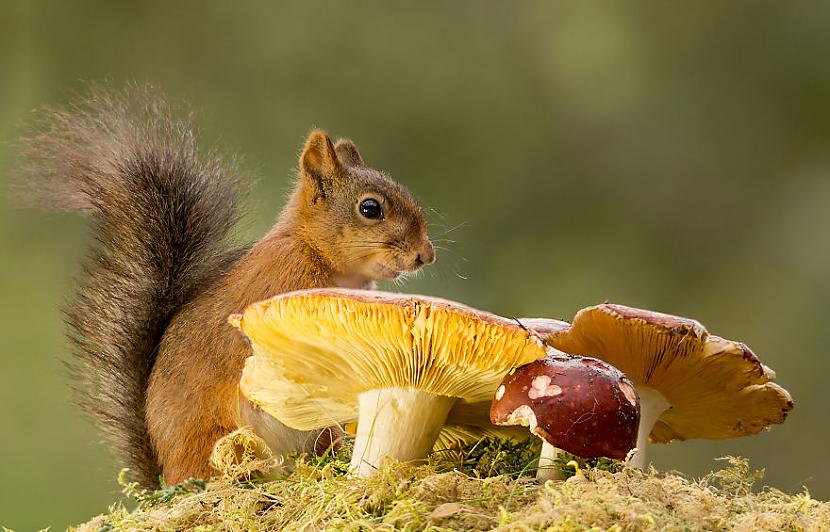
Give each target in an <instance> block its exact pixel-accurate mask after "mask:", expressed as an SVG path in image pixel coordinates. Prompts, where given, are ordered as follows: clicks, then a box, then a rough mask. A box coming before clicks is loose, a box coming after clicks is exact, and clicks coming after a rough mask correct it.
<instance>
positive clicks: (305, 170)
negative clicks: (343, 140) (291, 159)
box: [300, 129, 340, 195]
mask: <svg viewBox="0 0 830 532" xmlns="http://www.w3.org/2000/svg"><path fill="white" fill-rule="evenodd" d="M339 167H340V162H339V161H338V160H337V153H336V152H335V151H334V146H333V145H332V143H331V139H330V138H329V136H328V135H327V134H326V132H325V131H322V130H319V129H315V130H314V131H312V132H311V133H310V134H309V135H308V140H306V141H305V147H304V148H303V154H302V155H300V173H301V174H302V175H303V176H304V177H306V178H309V179H311V181H312V182H313V183H314V185H315V187H316V188H317V193H318V195H325V188H326V187H325V186H324V185H325V183H326V181H329V180H331V179H332V178H333V177H334V176H333V174H334V173H335V172H336V171H337V169H338V168H339Z"/></svg>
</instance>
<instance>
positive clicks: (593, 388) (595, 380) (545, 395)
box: [490, 356, 640, 459]
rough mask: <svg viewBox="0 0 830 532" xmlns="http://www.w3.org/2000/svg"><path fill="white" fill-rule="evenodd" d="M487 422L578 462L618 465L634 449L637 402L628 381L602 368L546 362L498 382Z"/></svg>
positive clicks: (559, 359) (591, 361) (593, 362)
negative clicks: (518, 428) (522, 429)
mask: <svg viewBox="0 0 830 532" xmlns="http://www.w3.org/2000/svg"><path fill="white" fill-rule="evenodd" d="M490 420H491V421H492V422H493V423H494V424H496V425H524V426H527V427H529V428H530V431H531V432H532V433H533V434H536V435H537V436H539V437H540V438H542V439H544V440H545V441H547V442H548V443H550V444H551V445H554V446H556V447H559V448H560V449H564V450H565V451H568V452H569V453H572V454H575V455H577V456H581V457H583V458H594V457H599V456H607V457H610V458H618V459H621V458H624V457H625V456H626V454H628V452H629V451H630V450H631V449H633V448H634V447H635V446H636V445H637V426H638V424H639V422H640V400H639V397H638V395H637V392H636V390H635V389H634V385H633V384H632V383H631V381H629V380H628V378H627V377H626V376H625V375H623V373H622V372H621V371H619V370H618V369H617V368H615V367H613V366H611V365H610V364H608V363H606V362H602V361H600V360H597V359H595V358H585V357H578V356H573V357H572V356H548V357H547V358H544V359H541V360H537V361H535V362H531V363H529V364H525V365H524V366H521V367H519V368H516V369H514V370H512V371H511V372H510V373H508V374H507V375H506V376H505V377H504V380H503V381H502V384H501V386H499V388H498V390H497V391H496V396H495V398H494V399H493V404H492V406H491V407H490Z"/></svg>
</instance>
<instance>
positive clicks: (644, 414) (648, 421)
mask: <svg viewBox="0 0 830 532" xmlns="http://www.w3.org/2000/svg"><path fill="white" fill-rule="evenodd" d="M634 387H635V388H636V389H637V393H638V394H639V395H640V426H639V428H638V430H637V449H636V450H635V451H634V452H633V453H632V454H631V457H630V458H629V460H628V465H630V466H631V467H636V468H639V469H642V468H643V467H645V465H646V445H647V444H648V436H649V434H651V431H652V429H653V428H654V424H655V423H657V420H658V419H660V416H662V415H663V412H665V411H666V410H668V409H669V408H671V404H670V403H669V401H668V399H666V397H665V396H664V395H663V394H662V393H660V392H658V391H657V390H655V389H654V388H651V387H649V386H642V385H641V386H637V385H636V384H635V385H634Z"/></svg>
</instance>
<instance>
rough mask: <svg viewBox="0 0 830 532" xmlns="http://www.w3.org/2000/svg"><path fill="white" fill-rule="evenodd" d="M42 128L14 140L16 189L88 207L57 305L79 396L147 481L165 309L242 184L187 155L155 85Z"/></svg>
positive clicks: (211, 242)
mask: <svg viewBox="0 0 830 532" xmlns="http://www.w3.org/2000/svg"><path fill="white" fill-rule="evenodd" d="M40 126H41V127H40V128H39V129H38V131H39V132H38V133H37V134H36V135H35V136H33V137H30V138H27V139H24V140H23V141H22V143H21V147H22V151H23V152H24V155H25V156H26V159H25V161H26V162H25V164H24V166H23V168H22V170H23V171H22V176H21V177H22V178H23V179H22V180H21V183H22V185H23V187H24V189H25V190H24V194H27V195H28V196H30V199H33V200H35V201H37V202H39V203H40V204H41V205H46V206H49V207H51V208H55V209H60V210H83V211H88V212H89V213H90V214H91V216H92V220H93V223H94V231H95V237H96V240H97V245H96V246H95V247H94V248H93V249H92V251H91V252H90V253H89V256H88V258H87V261H86V263H85V265H84V268H83V274H82V277H81V279H80V280H79V286H78V289H77V292H76V293H75V295H74V298H72V299H71V300H70V302H69V303H68V304H67V305H66V309H65V314H66V320H67V323H68V325H69V328H70V332H69V341H70V344H71V348H72V351H73V354H74V359H73V362H71V363H70V366H71V368H72V370H73V373H74V374H75V376H77V378H78V380H79V381H80V382H79V386H78V387H77V388H78V400H79V402H80V403H81V405H82V407H83V408H84V409H85V410H86V411H88V412H90V413H91V414H93V415H94V416H95V418H96V419H97V421H98V423H99V425H100V427H101V428H102V430H103V431H105V433H107V434H108V435H109V436H110V437H111V439H112V441H113V443H114V444H115V446H116V448H117V450H118V451H119V452H120V453H121V454H122V456H123V457H124V458H125V459H126V460H127V461H128V466H129V467H130V468H131V470H132V473H133V475H134V477H135V478H136V479H137V480H139V481H140V482H141V483H142V484H144V485H146V486H157V485H158V476H159V471H160V468H159V466H158V463H157V460H156V457H155V453H154V451H153V447H152V445H151V442H150V439H149V436H148V434H147V426H146V422H145V399H146V389H147V383H148V379H149V376H150V371H151V369H152V367H153V362H154V360H155V356H156V351H157V349H158V347H159V342H160V340H161V338H162V335H163V333H164V331H165V329H166V327H167V325H168V323H169V321H170V318H171V316H172V315H173V314H174V313H175V311H176V310H177V309H178V308H180V307H181V306H182V304H183V303H185V302H186V301H188V299H190V298H191V297H192V295H193V294H194V292H195V291H196V290H198V288H199V286H200V283H202V282H203V281H204V279H205V278H206V276H207V275H209V274H210V272H211V271H214V270H215V269H216V263H217V260H219V256H220V255H221V254H222V253H223V251H224V250H225V245H226V243H227V242H226V241H227V238H228V236H229V233H230V231H231V228H232V227H233V224H234V223H235V222H236V220H237V204H238V200H239V197H240V190H241V189H240V183H239V181H238V180H237V178H236V173H235V171H234V170H233V167H232V165H231V166H229V165H226V164H225V163H224V162H223V161H222V160H220V159H219V158H218V157H216V156H213V155H208V156H205V157H201V156H200V155H199V154H198V153H197V149H196V144H195V141H194V137H193V133H192V131H191V129H190V127H189V125H188V124H187V122H183V121H179V120H177V119H175V118H173V116H172V112H171V109H170V108H169V106H168V105H167V104H166V103H165V102H164V100H163V99H162V98H161V97H160V95H159V94H158V93H157V91H155V90H153V89H149V88H130V89H127V90H125V91H123V92H118V93H112V92H107V91H104V90H100V89H94V90H93V91H92V95H91V96H89V97H87V98H85V99H83V100H81V101H79V102H77V103H76V104H74V105H72V106H70V107H69V108H67V109H66V110H59V111H49V112H47V113H46V114H45V116H44V119H43V121H42V124H40Z"/></svg>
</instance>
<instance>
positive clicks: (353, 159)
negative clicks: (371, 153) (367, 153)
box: [334, 139, 365, 166]
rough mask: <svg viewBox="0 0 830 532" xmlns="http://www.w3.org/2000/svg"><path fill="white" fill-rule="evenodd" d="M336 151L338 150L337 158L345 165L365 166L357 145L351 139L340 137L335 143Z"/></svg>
mask: <svg viewBox="0 0 830 532" xmlns="http://www.w3.org/2000/svg"><path fill="white" fill-rule="evenodd" d="M334 151H335V152H337V158H338V159H340V162H341V163H343V165H345V166H365V165H364V164H363V158H362V157H361V156H360V152H358V151H357V146H355V145H354V142H352V141H351V140H349V139H339V140H338V141H337V144H335V145H334Z"/></svg>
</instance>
